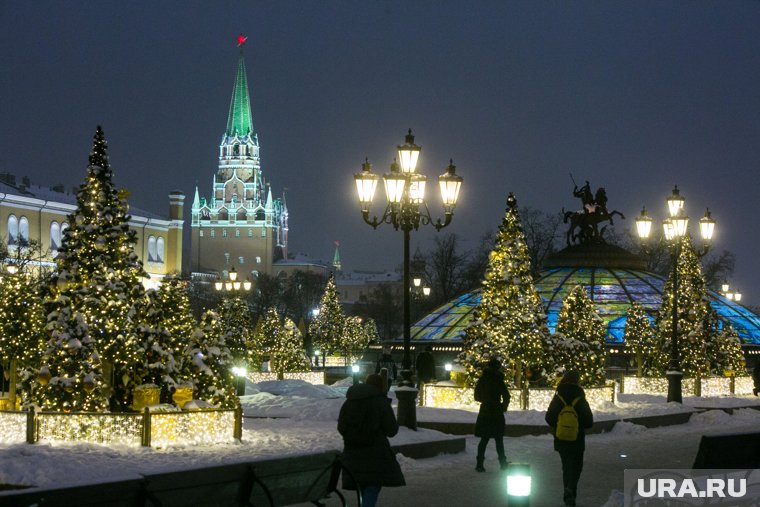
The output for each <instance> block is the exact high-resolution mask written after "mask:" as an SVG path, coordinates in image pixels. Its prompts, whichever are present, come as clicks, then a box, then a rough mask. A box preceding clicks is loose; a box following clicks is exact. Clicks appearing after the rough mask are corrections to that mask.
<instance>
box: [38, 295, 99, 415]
mask: <svg viewBox="0 0 760 507" xmlns="http://www.w3.org/2000/svg"><path fill="white" fill-rule="evenodd" d="M67 299H68V298H67V297H66V296H59V301H58V302H57V303H58V305H57V306H58V307H59V308H60V310H59V311H54V312H51V313H50V315H48V320H49V323H48V326H47V328H48V331H49V333H50V340H49V341H48V343H47V347H46V349H45V351H44V353H43V354H42V366H41V367H40V370H39V372H38V376H37V385H36V386H35V389H34V391H33V396H34V399H35V401H36V403H37V404H38V405H39V407H40V408H41V409H42V410H55V411H60V412H101V411H105V410H108V405H109V401H108V395H109V393H110V389H109V388H108V387H107V386H106V385H105V384H104V383H103V375H102V371H101V368H100V357H99V356H98V352H97V350H96V349H95V343H94V341H93V340H92V339H91V336H90V334H89V332H88V327H87V323H86V322H85V319H84V316H83V315H82V314H81V313H79V312H77V311H75V310H73V309H72V306H71V304H70V302H69V301H67Z"/></svg>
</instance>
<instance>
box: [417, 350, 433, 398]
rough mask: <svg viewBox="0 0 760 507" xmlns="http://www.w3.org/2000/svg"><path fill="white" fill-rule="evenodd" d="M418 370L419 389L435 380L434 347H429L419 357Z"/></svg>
mask: <svg viewBox="0 0 760 507" xmlns="http://www.w3.org/2000/svg"><path fill="white" fill-rule="evenodd" d="M414 366H415V368H416V369H417V389H421V388H422V384H426V383H428V382H431V381H433V380H435V359H433V347H431V346H430V345H428V346H427V347H425V350H424V351H423V352H421V353H420V355H418V356H417V362H416V363H415V365H414Z"/></svg>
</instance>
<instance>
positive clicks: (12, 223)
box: [8, 215, 18, 246]
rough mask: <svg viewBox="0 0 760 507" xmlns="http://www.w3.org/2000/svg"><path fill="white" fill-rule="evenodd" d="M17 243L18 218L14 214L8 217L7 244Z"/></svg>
mask: <svg viewBox="0 0 760 507" xmlns="http://www.w3.org/2000/svg"><path fill="white" fill-rule="evenodd" d="M15 245H18V218H16V215H10V216H9V217H8V246H15Z"/></svg>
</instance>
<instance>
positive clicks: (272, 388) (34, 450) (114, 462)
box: [0, 379, 760, 507]
mask: <svg viewBox="0 0 760 507" xmlns="http://www.w3.org/2000/svg"><path fill="white" fill-rule="evenodd" d="M350 383H351V382H350V379H346V380H345V381H341V382H339V383H337V384H334V385H332V386H314V385H311V384H307V383H306V382H303V381H300V380H288V381H279V382H276V381H275V382H262V383H260V384H248V385H247V386H246V395H245V396H242V397H241V404H242V406H243V410H244V416H245V418H244V423H243V437H242V442H240V443H231V444H228V445H218V446H213V447H185V448H170V449H151V448H140V447H126V446H122V447H105V446H98V445H88V444H75V445H72V444H51V443H46V442H40V443H37V444H34V445H27V444H16V445H10V444H1V443H0V451H1V452H0V484H2V483H5V484H24V485H34V486H38V487H61V486H66V485H74V484H84V483H95V482H103V481H112V480H118V479H128V478H137V477H138V475H139V474H140V473H141V472H142V473H155V472H164V471H174V470H181V469H188V468H197V467H203V466H211V465H218V464H224V463H234V462H241V461H251V460H259V459H270V458H273V457H277V456H293V455H300V454H308V453H314V452H322V451H328V450H340V449H341V447H342V440H341V438H340V435H339V434H338V432H337V429H336V425H337V417H338V412H339V410H340V407H341V405H342V404H343V400H344V399H345V398H344V397H345V391H346V389H347V386H348V385H350ZM749 405H760V400H758V398H754V397H745V398H686V399H685V400H684V404H683V405H679V404H677V403H665V399H664V397H656V396H654V397H653V396H636V395H621V396H620V399H619V402H618V404H617V405H612V404H609V406H604V407H600V408H598V409H597V410H595V417H596V418H597V419H599V420H602V419H621V418H632V417H640V416H646V415H655V414H663V413H675V412H683V411H693V410H694V408H693V407H712V408H720V407H740V406H749ZM417 415H418V420H420V421H451V422H474V420H475V417H476V415H477V413H476V412H475V411H468V410H447V409H434V408H428V407H419V408H418V414H417ZM543 417H544V414H543V412H539V411H525V412H520V411H510V412H509V413H508V414H507V423H508V424H533V425H541V426H543V425H544V424H545V423H544V420H543ZM758 427H760V411H758V410H753V409H736V410H734V413H733V414H732V415H729V414H727V413H725V412H723V411H720V410H711V411H708V412H703V413H696V414H694V415H692V417H691V419H690V421H689V422H688V423H687V424H683V425H679V426H672V427H667V428H656V429H647V428H645V427H644V426H640V425H636V424H633V423H630V422H621V423H618V424H616V425H615V427H614V429H613V430H612V431H611V432H609V433H607V434H601V435H590V436H589V437H588V438H587V449H588V450H587V457H588V458H587V465H586V470H585V471H584V478H583V479H582V484H583V488H584V491H588V494H589V501H590V502H591V503H588V504H585V503H580V505H595V506H600V505H602V504H604V503H605V502H607V501H608V500H609V502H608V504H609V506H608V507H614V506H615V505H618V504H617V503H615V502H616V501H617V500H616V498H617V497H616V494H615V490H618V489H621V488H622V470H623V469H624V468H653V467H665V466H667V467H669V468H675V467H677V466H680V467H682V468H690V467H691V463H692V462H693V460H694V456H695V454H696V448H697V446H698V442H699V438H700V436H701V435H702V434H706V433H724V432H727V431H740V430H744V431H750V430H752V429H754V430H756V429H757V428H758ZM444 438H454V437H452V436H450V435H444V434H442V433H439V432H436V431H432V430H425V429H420V430H419V431H411V430H409V429H407V428H401V430H400V431H399V434H398V435H397V436H396V437H394V438H393V439H391V441H392V443H393V444H405V443H413V442H424V441H431V440H438V439H444ZM1 439H2V436H0V440H1ZM476 444H477V441H476V439H475V437H473V436H470V437H467V450H466V452H464V453H460V454H457V455H443V456H438V457H436V458H431V459H427V460H412V459H409V458H405V457H403V456H399V461H400V462H401V465H402V468H403V470H404V473H405V474H406V475H407V483H408V485H407V487H406V488H399V489H397V490H393V489H390V488H389V489H388V492H386V490H383V497H382V498H384V499H387V500H388V501H389V502H390V501H391V500H393V502H394V503H389V505H415V504H414V503H413V502H411V501H409V503H406V501H404V499H407V498H408V499H413V498H418V499H428V498H430V496H431V495H433V496H435V495H439V496H440V500H439V501H438V502H437V503H435V502H434V503H432V504H436V505H467V504H468V502H467V500H466V498H463V499H462V500H461V501H459V500H454V499H456V498H457V494H460V495H461V494H464V493H463V492H459V491H458V490H457V487H456V486H455V485H456V483H458V482H459V481H457V480H454V478H455V477H459V476H460V475H463V474H465V475H467V476H468V477H467V480H473V481H476V484H477V483H478V481H480V482H482V483H483V484H482V487H483V488H485V490H484V493H483V494H484V495H485V496H484V497H483V498H484V502H485V501H486V500H485V499H486V498H488V491H490V490H489V489H488V488H491V489H493V491H494V492H493V495H500V494H501V493H500V491H501V490H500V489H499V487H496V486H493V484H491V483H495V482H498V476H497V475H496V473H497V472H495V471H494V472H493V475H489V474H488V473H486V474H475V473H474V472H472V470H471V469H472V465H473V463H474V448H475V446H476ZM506 446H507V452H508V455H509V459H510V460H511V461H512V460H517V461H527V462H530V463H531V464H532V466H533V467H534V470H536V471H538V472H540V474H541V479H542V480H550V479H551V480H555V481H556V480H560V481H561V479H560V478H559V477H560V475H559V459H558V458H557V457H556V455H555V453H554V452H553V451H552V450H551V436H550V435H543V436H539V437H533V436H527V437H519V438H508V439H507V440H506ZM493 454H494V450H493V446H492V445H491V446H490V447H489V450H488V452H487V454H486V456H487V459H488V460H490V461H487V468H488V465H490V467H491V468H493V465H494V463H495V456H494V455H493ZM621 456H626V458H622V457H621ZM447 471H449V472H450V473H449V472H447ZM470 472H472V477H469V475H470ZM451 474H454V475H453V476H452V475H451ZM592 477H593V478H594V480H593V481H592V480H591V478H592ZM541 479H538V484H541ZM599 479H602V480H599ZM489 480H490V481H491V482H489ZM436 481H437V482H436ZM560 483H561V482H560ZM554 486H555V485H554V484H553V485H552V486H551V487H549V489H552V488H553V487H554ZM547 487H548V486H547ZM494 488H495V489H494ZM449 489H451V491H449ZM458 489H462V488H461V487H459V488H458ZM465 489H467V488H465ZM544 489H546V488H543V489H541V490H540V491H539V492H538V493H537V494H539V495H549V496H547V497H546V498H545V499H544V500H545V502H546V503H543V502H536V503H534V505H552V499H553V498H554V497H553V496H551V495H550V493H548V492H547V491H544ZM0 494H2V493H0ZM494 498H497V497H496V496H495V497H494ZM394 499H395V500H394ZM494 501H496V500H494ZM560 503H561V502H560ZM426 504H428V502H426V501H425V502H423V503H419V500H418V503H416V505H426ZM469 505H488V503H479V502H477V503H472V502H470V503H469Z"/></svg>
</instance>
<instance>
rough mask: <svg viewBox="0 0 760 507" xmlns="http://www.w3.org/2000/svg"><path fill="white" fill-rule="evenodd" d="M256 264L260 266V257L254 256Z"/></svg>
mask: <svg viewBox="0 0 760 507" xmlns="http://www.w3.org/2000/svg"><path fill="white" fill-rule="evenodd" d="M256 264H261V257H259V256H258V255H257V256H256Z"/></svg>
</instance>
